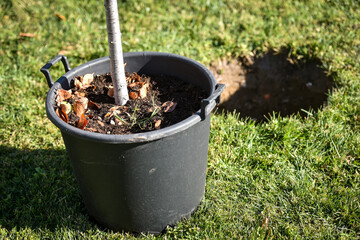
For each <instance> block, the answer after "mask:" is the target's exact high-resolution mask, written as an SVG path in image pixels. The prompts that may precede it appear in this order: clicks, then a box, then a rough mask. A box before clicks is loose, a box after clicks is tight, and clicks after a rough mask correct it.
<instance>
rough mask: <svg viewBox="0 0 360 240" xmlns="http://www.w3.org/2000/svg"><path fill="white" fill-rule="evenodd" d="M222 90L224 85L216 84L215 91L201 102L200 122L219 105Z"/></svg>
mask: <svg viewBox="0 0 360 240" xmlns="http://www.w3.org/2000/svg"><path fill="white" fill-rule="evenodd" d="M224 89H225V84H221V83H219V84H216V87H215V91H214V92H213V93H212V94H211V96H210V97H208V98H206V99H203V100H202V101H201V112H200V117H201V120H204V119H205V118H206V116H207V115H208V114H209V113H210V112H211V111H212V110H213V109H214V107H215V106H216V105H217V104H219V103H220V95H221V93H222V91H224Z"/></svg>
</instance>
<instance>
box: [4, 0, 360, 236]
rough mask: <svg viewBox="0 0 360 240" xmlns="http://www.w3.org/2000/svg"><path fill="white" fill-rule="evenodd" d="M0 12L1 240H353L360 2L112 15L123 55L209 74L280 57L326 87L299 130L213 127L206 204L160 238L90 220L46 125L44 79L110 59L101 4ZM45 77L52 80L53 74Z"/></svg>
mask: <svg viewBox="0 0 360 240" xmlns="http://www.w3.org/2000/svg"><path fill="white" fill-rule="evenodd" d="M0 6H1V8H0V29H1V30H0V126H1V127H0V164H1V165H0V239H8V238H9V239H22V238H24V239H40V238H41V239H44V238H45V239H46V238H49V239H101V238H102V239H118V238H130V239H131V238H133V239H135V238H141V239H155V238H164V239H226V238H227V239H237V238H243V239H282V238H283V239H300V238H315V239H359V238H360V134H359V133H360V105H359V102H360V101H359V100H360V81H359V79H360V61H359V53H360V40H359V36H360V18H359V14H360V4H359V1H355V0H353V1H351V0H348V1H345V0H344V1H340V0H338V1H324V0H323V1H322V0H319V1H300V0H299V1H280V0H273V1H270V0H269V1H260V0H253V1H250V0H245V1H230V0H227V1H226V0H222V1H221V0H211V1H209V0H192V1H163V0H160V1H154V0H144V1H135V0H128V1H125V0H124V1H119V13H120V17H121V27H122V38H123V49H124V51H166V52H172V53H176V54H180V55H184V56H187V57H190V58H193V59H195V60H198V61H200V62H202V63H203V64H205V65H207V66H209V64H210V63H211V61H214V60H216V59H218V58H220V57H224V56H227V57H238V56H244V55H246V54H249V53H253V54H260V53H263V52H265V51H267V50H269V49H274V50H277V49H281V48H287V49H289V50H290V52H291V54H292V55H293V56H294V57H295V58H297V59H304V60H306V59H310V58H314V57H316V58H319V59H320V60H321V61H322V64H323V66H322V67H323V68H324V69H325V70H326V71H327V72H329V74H330V73H331V74H333V76H335V82H336V89H335V90H334V91H333V92H332V93H331V94H329V99H328V104H327V106H324V107H323V108H322V109H321V110H319V111H318V112H310V113H309V114H308V117H306V118H300V116H298V115H294V116H291V117H286V118H281V117H278V116H277V114H273V115H272V117H270V119H269V121H268V122H266V123H261V124H257V123H255V122H253V121H252V120H251V119H246V118H245V116H241V113H240V116H239V115H238V114H228V115H226V116H225V115H222V114H218V115H213V116H212V122H211V132H210V145H209V159H208V174H207V185H206V193H205V199H204V200H203V202H202V203H201V205H200V207H199V209H198V211H197V212H196V213H195V214H194V216H193V217H192V218H190V219H189V220H185V221H183V222H181V223H179V224H178V225H177V226H175V227H174V228H169V229H168V231H167V232H166V233H165V234H164V235H160V236H152V235H138V236H134V235H129V234H122V233H114V232H111V231H106V230H103V229H101V228H99V227H98V226H97V225H95V224H94V223H93V222H91V221H90V220H89V217H88V215H87V213H86V210H85V207H84V205H83V203H82V200H81V196H80V192H79V189H78V187H77V184H76V181H75V178H74V176H73V173H72V170H71V166H70V163H69V160H68V158H67V155H66V150H65V147H64V144H63V142H62V139H61V135H60V132H59V130H58V129H57V128H56V127H55V126H53V125H52V124H51V122H50V121H49V120H47V118H46V112H45V106H44V102H45V97H46V93H47V91H48V86H47V84H46V81H45V78H44V77H43V76H42V74H41V73H40V72H39V69H40V68H41V67H42V66H43V65H44V64H45V63H46V62H47V61H48V60H50V59H51V58H52V57H54V56H55V55H57V54H58V52H59V51H60V50H65V49H66V48H68V49H70V50H68V51H69V52H68V53H67V54H66V55H67V57H68V59H69V61H70V64H71V66H72V67H74V66H77V65H79V64H82V63H84V62H87V61H89V60H91V59H95V58H98V57H102V56H106V55H108V52H107V51H108V47H107V35H106V23H105V11H104V9H103V2H102V1H95V0H92V1H90V0H89V1H75V0H68V1H60V0H54V1H35V0H27V1H20V0H12V1H11V0H3V1H1V3H0ZM56 14H61V15H63V16H64V17H65V18H66V19H65V20H62V19H61V18H59V17H57V16H56ZM20 33H33V34H34V37H30V38H27V37H19V34H20ZM51 73H52V74H53V75H54V78H56V77H59V76H61V75H62V74H63V69H62V67H61V66H60V64H58V65H56V66H55V67H54V68H53V69H52V71H51ZM243 117H244V118H243ZM265 222H267V224H264V223H265Z"/></svg>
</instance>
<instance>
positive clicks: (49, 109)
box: [45, 52, 217, 144]
mask: <svg viewBox="0 0 360 240" xmlns="http://www.w3.org/2000/svg"><path fill="white" fill-rule="evenodd" d="M125 57H145V58H151V57H163V58H173V59H177V60H179V61H183V62H187V63H188V64H190V65H192V66H194V67H195V68H197V69H198V70H200V71H201V72H202V73H203V74H204V76H206V78H207V79H208V80H209V84H210V87H211V90H210V91H211V92H210V94H209V96H211V94H212V93H213V92H214V90H215V86H216V84H217V81H216V79H215V77H214V76H213V74H212V73H211V72H210V70H208V69H207V68H206V67H205V66H203V65H202V64H201V63H199V62H197V61H195V60H193V59H190V58H187V57H184V56H181V55H177V54H172V53H164V52H129V53H124V58H125ZM107 61H110V58H109V57H108V56H106V57H102V58H97V59H94V60H91V61H89V62H86V63H84V64H81V65H79V66H77V67H75V68H73V69H71V70H70V71H68V72H67V73H65V74H64V75H63V76H61V77H60V78H59V79H58V81H56V82H55V83H54V85H53V86H52V87H51V88H50V90H49V92H48V94H47V97H46V104H45V105H46V113H47V117H48V118H49V119H50V121H51V122H52V123H53V124H54V125H55V126H56V127H58V128H59V129H60V131H61V133H62V134H68V135H72V136H76V137H78V138H82V139H84V140H90V141H95V142H103V143H113V144H116V143H140V142H149V141H155V140H158V139H161V138H165V137H169V136H172V135H174V134H176V133H179V132H181V131H184V130H186V129H188V128H190V127H192V126H194V125H195V124H197V123H199V122H200V121H203V120H204V119H202V118H201V110H200V109H199V110H198V111H196V112H195V113H194V114H193V115H192V116H190V117H188V118H186V119H184V120H182V121H180V122H178V123H176V124H173V125H171V126H168V127H165V128H162V129H159V130H153V131H149V132H142V133H133V134H126V135H121V134H103V133H94V132H88V131H85V130H82V129H79V128H76V127H74V126H72V125H70V124H68V123H65V122H64V121H63V120H61V119H60V118H59V117H58V116H57V115H56V113H55V110H54V106H53V104H52V103H51V102H52V101H53V98H54V96H55V94H56V91H57V89H59V88H63V87H62V85H61V83H60V82H59V80H61V79H62V80H67V79H68V77H69V76H70V75H73V74H74V73H76V72H77V71H78V70H79V69H82V68H83V67H84V65H87V66H90V65H93V64H100V63H103V62H107ZM211 107H212V108H214V107H215V105H214V106H211ZM207 117H210V113H209V114H208V115H207V116H205V118H207Z"/></svg>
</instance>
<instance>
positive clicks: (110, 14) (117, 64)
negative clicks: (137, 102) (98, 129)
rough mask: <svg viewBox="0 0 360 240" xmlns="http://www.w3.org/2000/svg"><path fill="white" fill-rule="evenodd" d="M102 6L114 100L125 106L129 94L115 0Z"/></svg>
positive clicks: (105, 2) (105, 0)
mask: <svg viewBox="0 0 360 240" xmlns="http://www.w3.org/2000/svg"><path fill="white" fill-rule="evenodd" d="M104 5H105V13H106V26H107V33H108V42H109V53H110V72H111V78H112V82H113V85H114V99H115V103H116V104H117V105H125V104H126V102H127V101H128V100H129V94H128V90H127V84H126V77H125V68H124V59H123V51H122V45H121V31H120V23H119V13H118V5H117V0H104Z"/></svg>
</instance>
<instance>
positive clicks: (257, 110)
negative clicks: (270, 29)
mask: <svg viewBox="0 0 360 240" xmlns="http://www.w3.org/2000/svg"><path fill="white" fill-rule="evenodd" d="M321 65H322V63H321V61H320V60H319V59H310V60H307V61H301V62H298V63H295V61H294V60H292V59H291V58H289V57H288V51H282V52H280V53H275V52H272V51H271V52H268V53H265V54H263V55H260V56H258V57H256V58H253V57H249V56H248V57H244V58H243V59H240V60H232V61H224V60H223V61H219V62H218V63H214V64H212V66H211V69H212V71H213V73H214V75H215V77H216V78H217V79H218V81H219V82H220V83H225V84H226V87H227V88H226V89H225V91H224V93H223V94H222V102H221V104H220V105H219V108H218V112H222V111H225V113H226V112H233V111H236V112H239V113H240V117H241V118H247V117H250V118H252V119H254V120H257V121H266V120H267V119H268V118H269V116H270V115H272V113H273V112H275V113H276V115H280V116H282V117H285V116H290V115H294V114H299V115H300V116H302V117H305V116H307V115H308V113H307V112H309V111H313V112H314V111H315V112H316V111H317V110H318V109H320V108H321V107H322V106H323V105H324V104H326V102H327V96H328V94H329V93H330V92H331V91H332V89H333V87H334V81H333V79H332V78H331V76H328V75H327V74H326V72H325V70H324V69H322V68H321Z"/></svg>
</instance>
